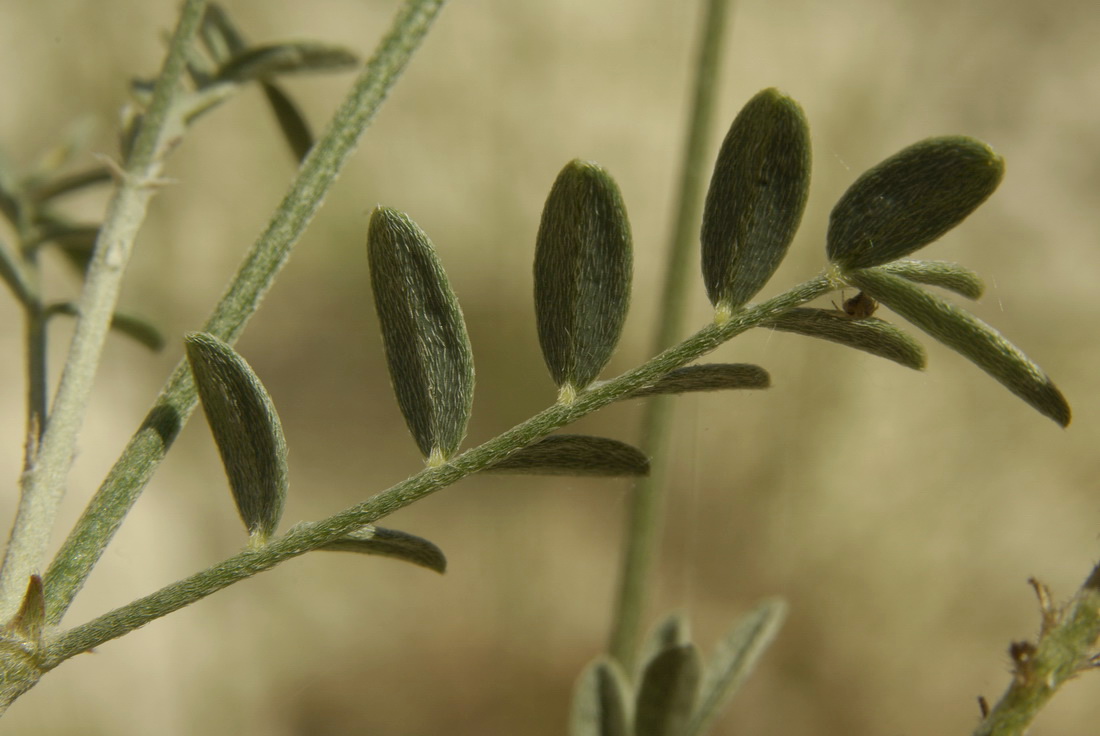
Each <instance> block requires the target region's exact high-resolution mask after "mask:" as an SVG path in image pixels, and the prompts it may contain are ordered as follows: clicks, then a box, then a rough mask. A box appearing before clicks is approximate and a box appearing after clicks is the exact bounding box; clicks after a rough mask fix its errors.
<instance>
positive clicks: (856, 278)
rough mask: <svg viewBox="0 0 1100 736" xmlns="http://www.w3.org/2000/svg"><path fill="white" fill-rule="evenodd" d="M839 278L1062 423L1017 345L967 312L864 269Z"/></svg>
mask: <svg viewBox="0 0 1100 736" xmlns="http://www.w3.org/2000/svg"><path fill="white" fill-rule="evenodd" d="M845 278H846V279H847V280H848V281H850V282H851V283H853V284H854V285H856V286H858V287H859V288H861V289H863V290H864V291H866V292H867V293H868V294H870V295H871V296H873V297H874V298H875V299H878V300H879V301H880V302H882V303H883V304H885V305H886V306H888V307H889V308H890V309H892V310H893V311H894V312H897V313H898V314H899V315H901V316H902V317H904V318H905V319H906V320H908V321H909V322H912V323H913V324H914V325H916V326H917V327H919V328H921V329H922V330H924V331H925V332H927V333H928V334H929V335H931V336H932V337H934V338H936V339H937V340H939V341H940V342H942V343H943V344H944V345H946V346H947V347H949V348H951V349H952V350H954V351H956V352H958V353H960V354H961V355H962V356H963V357H965V358H967V359H968V360H970V361H971V362H972V363H974V364H975V365H977V366H978V367H979V368H981V369H982V370H984V371H985V372H986V373H988V374H989V375H991V376H993V377H994V378H996V379H997V380H998V381H1000V382H1001V384H1002V385H1004V386H1005V388H1007V389H1008V390H1009V391H1011V392H1012V393H1014V394H1016V395H1017V396H1019V397H1020V398H1021V399H1023V400H1024V401H1026V402H1027V403H1028V404H1030V405H1031V406H1032V407H1033V408H1035V409H1036V410H1037V411H1039V412H1040V413H1041V414H1044V415H1045V416H1048V417H1050V418H1051V419H1053V420H1054V421H1055V422H1057V423H1058V424H1060V425H1062V426H1063V427H1064V426H1066V425H1068V424H1069V421H1070V408H1069V404H1068V403H1067V402H1066V399H1065V397H1064V396H1062V393H1061V391H1059V390H1058V388H1057V387H1056V386H1055V385H1054V383H1053V382H1052V381H1051V380H1050V378H1049V377H1048V376H1047V375H1046V373H1044V372H1043V370H1042V369H1041V368H1039V366H1037V365H1036V364H1035V363H1033V362H1032V361H1031V359H1029V358H1028V357H1027V356H1026V355H1024V354H1023V353H1022V352H1021V351H1020V349H1019V348H1017V347H1016V346H1015V345H1013V344H1012V343H1010V342H1009V341H1008V340H1006V339H1005V338H1004V336H1002V335H1001V333H999V332H997V331H996V330H995V329H993V328H992V327H990V326H989V325H987V324H986V323H985V322H982V321H981V320H980V319H978V318H977V317H975V316H974V315H972V314H970V313H969V312H967V311H965V310H962V309H959V308H958V307H956V306H955V305H953V304H950V303H949V302H946V301H944V300H943V299H941V298H939V297H938V296H936V295H934V294H931V293H929V292H927V291H925V290H924V289H922V288H920V287H919V286H916V285H915V284H913V283H912V282H910V281H908V280H906V279H904V278H901V277H900V276H895V275H892V274H890V273H886V272H884V271H883V270H881V269H876V268H869V269H862V270H857V271H852V272H850V273H847V274H845Z"/></svg>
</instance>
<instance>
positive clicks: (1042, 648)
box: [974, 565, 1100, 736]
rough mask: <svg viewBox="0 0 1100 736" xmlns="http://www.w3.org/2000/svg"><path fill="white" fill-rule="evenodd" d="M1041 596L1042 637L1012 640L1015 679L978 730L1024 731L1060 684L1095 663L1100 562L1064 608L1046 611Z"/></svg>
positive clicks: (1003, 735)
mask: <svg viewBox="0 0 1100 736" xmlns="http://www.w3.org/2000/svg"><path fill="white" fill-rule="evenodd" d="M1036 585H1037V584H1036ZM1041 602H1042V607H1043V609H1044V610H1043V629H1042V632H1041V633H1040V635H1039V641H1038V642H1037V643H1036V644H1035V645H1034V646H1033V647H1032V646H1031V645H1030V644H1024V645H1021V644H1014V645H1013V647H1012V652H1013V659H1014V660H1015V672H1014V673H1013V678H1012V684H1011V685H1009V686H1008V690H1006V691H1005V694H1004V695H1003V696H1001V699H1000V701H999V702H998V703H997V705H996V706H994V708H993V710H992V711H990V713H989V715H988V716H987V717H986V718H985V719H984V720H983V721H982V723H981V725H980V726H978V729H977V730H976V731H974V736H1022V735H1023V734H1024V733H1025V732H1026V731H1027V728H1028V726H1029V725H1030V724H1031V722H1032V721H1033V720H1034V719H1035V716H1037V715H1038V714H1039V711H1040V710H1042V708H1043V706H1045V705H1046V704H1047V702H1048V701H1049V700H1050V699H1051V698H1052V697H1054V693H1056V692H1057V691H1058V688H1060V687H1061V686H1062V685H1063V684H1064V683H1065V682H1066V681H1067V680H1069V679H1072V678H1073V677H1076V676H1077V675H1079V674H1080V673H1081V672H1083V671H1084V670H1087V669H1093V668H1095V667H1096V662H1095V661H1094V660H1091V659H1090V657H1091V656H1092V655H1093V654H1094V651H1095V647H1096V642H1097V640H1098V639H1100V565H1097V566H1096V567H1095V568H1093V570H1092V573H1091V574H1090V575H1089V577H1088V580H1086V581H1085V583H1084V585H1082V586H1081V589H1080V590H1079V591H1077V595H1075V596H1074V597H1073V600H1071V601H1070V602H1069V603H1068V604H1066V606H1065V607H1064V608H1063V609H1062V610H1061V611H1058V612H1053V611H1048V610H1046V603H1045V602H1043V601H1041Z"/></svg>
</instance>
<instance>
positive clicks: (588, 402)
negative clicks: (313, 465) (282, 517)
mask: <svg viewBox="0 0 1100 736" xmlns="http://www.w3.org/2000/svg"><path fill="white" fill-rule="evenodd" d="M832 289H833V283H832V281H831V280H830V279H829V278H828V277H827V276H826V275H822V276H819V277H817V278H815V279H812V280H810V281H807V282H806V283H804V284H801V285H799V286H797V287H795V288H794V289H791V290H790V291H788V292H786V293H784V294H781V295H779V296H777V297H774V298H772V299H769V300H768V301H766V302H763V303H761V304H758V305H756V306H754V307H751V308H747V309H744V310H742V311H740V312H737V313H735V314H734V315H733V316H732V317H731V318H730V319H729V321H727V322H724V323H723V324H721V325H718V324H710V325H708V326H706V327H704V328H703V329H702V330H700V331H699V332H697V333H696V334H695V335H693V336H692V337H690V338H688V339H687V340H685V341H684V342H682V343H680V344H679V345H676V346H674V347H672V348H669V349H668V350H666V351H664V352H663V353H661V354H660V355H658V356H656V357H655V358H653V359H651V360H650V361H648V362H646V363H645V364H643V365H641V366H639V367H638V368H635V369H634V370H632V371H629V372H627V373H624V374H623V375H621V376H619V377H617V378H615V379H613V380H611V381H608V382H606V383H603V384H599V385H598V386H597V387H595V388H592V389H589V390H588V391H585V392H584V393H582V394H580V395H579V396H578V397H577V400H576V401H575V402H574V403H572V404H555V405H554V406H552V407H550V408H549V409H546V410H544V411H543V412H541V413H539V414H537V415H535V416H534V417H532V418H531V419H528V420H527V421H526V422H523V423H522V424H519V425H517V426H515V427H513V428H512V429H510V430H508V431H507V432H505V433H503V434H501V435H499V436H498V437H496V438H494V439H492V440H489V441H488V442H486V443H484V444H482V445H479V446H478V447H475V448H473V449H470V450H467V451H466V452H464V453H462V454H461V455H458V456H457V457H455V458H454V459H452V460H451V461H449V462H447V463H445V464H444V465H440V466H437V467H429V468H426V469H424V470H422V471H421V472H420V473H417V474H416V475H414V476H412V477H411V478H408V479H407V480H405V481H402V482H401V483H398V484H397V485H395V486H393V487H391V488H389V489H388V490H385V491H383V492H381V493H379V494H377V495H375V496H373V497H372V498H370V499H368V500H366V501H364V502H363V503H360V504H358V505H356V506H352V507H351V508H349V509H346V510H344V511H342V512H340V513H338V514H336V515H335V516H332V517H329V518H328V519H324V520H322V521H318V522H312V523H305V524H299V525H297V526H295V527H294V528H292V529H291V530H290V531H289V532H287V533H286V534H285V535H284V536H282V537H280V538H278V539H275V540H273V541H272V542H270V543H269V544H267V545H266V546H264V547H262V548H259V549H246V550H244V551H242V552H240V553H238V554H237V555H234V556H233V557H230V558H229V559H227V560H224V561H223V562H220V563H218V564H217V565H214V566H213V567H210V568H208V569H206V570H203V571H202V572H199V573H196V574H195V575H192V576H191V577H189V578H186V579H184V580H181V581H179V582H177V583H173V584H172V585H168V586H166V587H164V588H162V589H161V590H159V591H157V592H155V593H152V594H151V595H148V596H146V597H144V598H141V599H140V600H137V601H134V602H133V603H130V604H127V605H125V606H122V607H121V608H118V609H115V610H114V611H111V612H109V613H106V614H104V615H102V616H100V617H99V618H96V619H95V620H93V621H90V622H88V623H86V624H83V625H81V626H77V627H75V628H73V629H70V630H69V631H66V632H64V633H62V634H60V635H57V636H55V637H53V638H52V639H51V640H50V642H49V643H48V644H47V646H46V648H45V650H44V652H43V655H42V660H41V662H42V668H43V669H44V670H47V669H51V668H53V667H56V666H57V665H58V664H60V663H61V662H62V661H63V660H65V659H68V658H69V657H72V656H74V655H76V654H79V653H81V652H85V651H87V650H88V649H90V648H92V647H95V646H98V645H100V644H102V643H104V642H106V641H109V640H111V639H114V638H117V637H119V636H122V635H123V634H125V633H127V632H129V631H132V630H134V629H136V628H138V627H140V626H143V625H145V624H147V623H148V622H150V621H152V620H154V619H156V618H159V617H161V616H164V615H167V614H169V613H171V612H173V611H176V610H178V609H180V608H183V607H184V606H186V605H188V604H190V603H194V602H195V601H197V600H200V599H201V598H204V597H206V596H208V595H210V594H211V593H214V592H215V591H218V590H221V589H222V588H225V587H227V586H229V585H232V584H233V583H236V582H239V581H241V580H244V579H245V578H248V577H251V576H252V575H255V574H256V573H258V572H262V571H264V570H268V569H270V568H272V567H274V566H275V565H278V564H279V563H280V562H283V561H284V560H287V559H290V558H292V557H296V556H298V555H301V554H304V553H306V552H308V551H310V550H313V549H316V548H317V547H319V546H321V545H322V544H325V543H327V542H331V541H333V540H335V539H337V538H338V537H341V536H343V535H344V534H347V533H348V532H350V531H353V530H355V529H358V528H360V527H362V526H363V525H365V524H370V523H373V522H375V521H377V520H378V519H381V518H382V517H384V516H387V515H388V514H391V513H393V512H394V511H397V510H399V509H401V508H404V507H405V506H408V505H409V504H411V503H413V502H415V501H418V500H420V499H422V498H424V497H426V496H428V495H430V494H432V493H434V492H435V491H438V490H440V489H441V488H444V487H445V486H448V485H450V484H452V483H454V482H456V481H458V480H460V479H461V478H464V477H466V476H468V475H471V474H473V473H476V472H478V471H480V470H484V469H486V468H488V467H490V466H492V465H494V464H495V463H497V462H499V461H500V460H502V459H503V458H505V457H507V456H508V455H509V454H511V453H513V452H515V451H516V450H519V449H521V448H523V447H526V446H528V445H530V444H531V443H532V442H535V441H537V440H539V439H541V438H542V437H545V436H546V435H548V434H549V433H550V432H552V431H554V430H555V429H558V428H559V427H562V426H565V425H566V424H569V423H571V422H574V421H576V420H577V419H580V418H581V417H583V416H585V415H587V414H591V413H592V412H594V411H596V410H597V409H600V408H602V407H604V406H607V405H608V404H610V403H612V402H614V401H616V400H619V399H622V398H625V397H627V396H629V395H630V394H631V393H632V392H633V391H635V390H636V389H638V388H640V387H642V386H646V385H649V384H651V383H653V382H654V381H656V380H657V379H659V378H660V377H661V376H664V375H665V374H667V373H668V372H669V371H671V370H673V369H675V368H678V367H680V366H682V365H684V364H686V363H688V362H690V361H692V360H695V359H696V358H698V357H699V356H701V355H703V354H705V353H708V352H710V351H711V350H714V349H715V348H716V347H718V346H719V345H721V344H722V343H723V342H725V341H727V340H729V339H730V338H732V337H733V336H735V335H738V334H740V333H742V332H744V331H746V330H748V329H751V328H753V327H756V326H759V325H761V324H763V323H765V322H767V321H769V320H771V319H774V318H775V317H776V316H778V315H780V314H783V313H784V312H786V311H788V310H790V309H792V308H793V307H796V306H799V305H800V304H804V303H806V302H808V301H811V300H813V299H816V298H817V297H819V296H822V295H823V294H826V293H828V292H829V291H831V290H832Z"/></svg>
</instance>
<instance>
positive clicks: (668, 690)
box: [634, 644, 702, 736]
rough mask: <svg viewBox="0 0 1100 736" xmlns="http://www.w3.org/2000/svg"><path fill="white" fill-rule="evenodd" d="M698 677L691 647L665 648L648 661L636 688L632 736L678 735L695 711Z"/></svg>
mask: <svg viewBox="0 0 1100 736" xmlns="http://www.w3.org/2000/svg"><path fill="white" fill-rule="evenodd" d="M701 675H702V664H701V663H700V659H699V650H698V649H696V648H695V645H694V644H680V645H677V646H671V647H668V648H666V649H664V650H663V651H661V652H660V653H658V654H657V655H656V656H655V657H653V658H652V659H651V660H649V662H648V664H647V665H646V667H645V671H644V672H643V674H642V680H641V682H640V683H639V685H638V699H637V702H636V704H635V706H634V736H681V734H683V732H684V728H686V727H687V724H688V723H689V722H690V721H691V717H692V712H693V711H694V709H695V698H696V695H697V694H698V691H699V680H700V677H701Z"/></svg>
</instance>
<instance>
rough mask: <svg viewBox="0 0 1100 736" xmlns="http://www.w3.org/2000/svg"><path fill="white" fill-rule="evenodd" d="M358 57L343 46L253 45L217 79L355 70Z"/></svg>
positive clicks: (243, 79)
mask: <svg viewBox="0 0 1100 736" xmlns="http://www.w3.org/2000/svg"><path fill="white" fill-rule="evenodd" d="M358 65H359V57H358V56H357V55H356V54H355V53H354V52H352V51H349V50H348V49H345V48H343V47H342V46H333V45H330V44H325V43H317V42H315V41H299V42H289V43H279V44H271V45H263V46H253V47H252V48H249V49H247V50H245V51H242V52H240V53H239V54H236V55H234V56H233V58H231V59H230V60H229V61H227V62H226V63H225V64H224V65H222V67H221V69H219V70H218V75H217V79H218V80H219V81H225V82H247V81H252V80H256V79H266V78H268V77H274V76H277V75H280V74H296V73H305V72H325V71H335V70H339V69H354V68H355V67H356V66H358Z"/></svg>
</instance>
